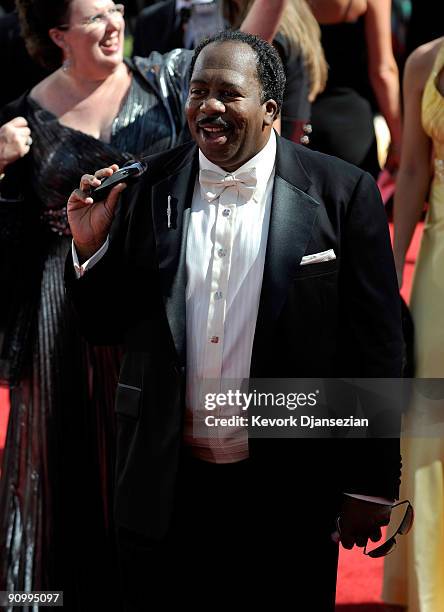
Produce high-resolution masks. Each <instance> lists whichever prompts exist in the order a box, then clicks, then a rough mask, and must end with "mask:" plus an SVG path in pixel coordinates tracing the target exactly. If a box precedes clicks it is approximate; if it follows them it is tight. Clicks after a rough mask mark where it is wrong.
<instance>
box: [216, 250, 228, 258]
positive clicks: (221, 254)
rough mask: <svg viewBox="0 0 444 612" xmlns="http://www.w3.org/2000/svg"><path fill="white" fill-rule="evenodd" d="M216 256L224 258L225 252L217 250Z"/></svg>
mask: <svg viewBox="0 0 444 612" xmlns="http://www.w3.org/2000/svg"><path fill="white" fill-rule="evenodd" d="M217 254H218V255H219V257H225V255H226V254H227V251H226V250H225V249H219V250H218V252H217Z"/></svg>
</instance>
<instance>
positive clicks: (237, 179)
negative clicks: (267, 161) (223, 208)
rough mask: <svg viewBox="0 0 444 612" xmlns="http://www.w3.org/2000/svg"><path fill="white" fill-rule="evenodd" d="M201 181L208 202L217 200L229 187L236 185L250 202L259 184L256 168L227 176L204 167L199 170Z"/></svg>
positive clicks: (240, 193) (203, 193)
mask: <svg viewBox="0 0 444 612" xmlns="http://www.w3.org/2000/svg"><path fill="white" fill-rule="evenodd" d="M199 182H200V186H201V189H202V195H203V197H204V198H205V199H206V200H208V202H212V201H213V200H216V199H217V198H218V197H219V196H220V194H221V193H222V192H223V191H225V189H228V188H229V187H235V188H236V189H237V190H238V192H239V195H241V196H242V197H243V198H245V201H246V202H248V200H250V199H251V198H252V197H253V195H254V192H255V190H256V186H257V177H256V168H251V170H247V171H245V172H239V173H238V174H236V173H233V174H227V175H225V176H224V175H222V174H219V173H218V172H214V171H213V170H205V169H204V170H201V171H200V172H199Z"/></svg>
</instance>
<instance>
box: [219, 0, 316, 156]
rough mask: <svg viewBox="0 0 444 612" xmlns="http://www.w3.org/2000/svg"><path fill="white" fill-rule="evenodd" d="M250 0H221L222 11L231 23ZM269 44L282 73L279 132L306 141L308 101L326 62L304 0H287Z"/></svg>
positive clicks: (243, 12)
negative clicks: (271, 45)
mask: <svg viewBox="0 0 444 612" xmlns="http://www.w3.org/2000/svg"><path fill="white" fill-rule="evenodd" d="M251 4H252V1H251V0H225V11H226V14H227V17H228V19H229V20H230V23H232V24H233V25H234V26H235V27H238V25H239V24H240V23H241V22H242V20H243V19H244V18H245V15H246V14H247V12H248V10H249V8H250V7H251ZM273 45H274V46H275V47H276V49H277V50H278V52H279V55H280V56H281V59H282V62H283V65H284V68H285V75H286V79H287V81H286V86H285V94H284V104H283V107H282V117H281V134H282V136H284V137H285V138H288V139H290V140H293V141H294V142H302V143H303V144H308V143H309V141H310V134H311V125H310V117H311V103H312V102H313V101H314V100H315V98H316V96H317V95H318V94H319V93H320V92H321V91H322V90H323V89H324V87H325V83H326V80H327V63H326V61H325V57H324V52H323V50H322V46H321V43H320V30H319V26H318V24H317V22H316V19H315V18H314V17H313V14H312V12H311V10H310V8H309V6H308V4H307V2H306V0H290V2H289V3H288V4H287V7H286V9H285V11H284V14H283V15H282V20H281V22H280V25H279V30H278V33H277V35H276V36H275V38H274V40H273Z"/></svg>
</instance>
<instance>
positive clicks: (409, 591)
mask: <svg viewBox="0 0 444 612" xmlns="http://www.w3.org/2000/svg"><path fill="white" fill-rule="evenodd" d="M403 93H404V133H403V140H402V154H401V165H400V168H399V172H398V177H397V182H396V192H395V202H394V227H395V233H394V244H393V249H394V256H395V264H396V268H397V274H398V280H399V285H400V286H401V285H402V280H403V270H404V265H405V258H406V253H407V250H408V247H409V245H410V242H411V239H412V236H413V232H414V230H415V226H416V224H417V223H418V221H419V219H420V217H421V216H422V213H423V210H424V203H425V202H426V201H428V203H429V207H428V210H427V216H426V219H425V223H424V231H423V236H422V240H421V246H420V251H419V255H418V258H417V260H416V267H415V275H414V280H413V287H412V294H411V298H410V309H411V313H412V317H413V323H414V329H415V339H414V362H415V376H416V377H417V378H421V379H438V380H441V379H443V378H444V275H443V269H444V37H441V38H438V39H436V40H433V41H431V42H429V43H427V44H425V45H422V46H420V47H419V48H418V49H416V51H414V52H413V53H412V54H411V55H410V57H409V58H408V60H407V62H406V66H405V72H404V82H403ZM430 382H433V386H434V387H435V389H436V381H430ZM430 382H429V381H427V380H426V381H424V383H423V384H422V386H421V387H419V386H416V387H415V388H416V389H418V388H419V390H421V389H422V390H423V391H424V393H422V392H421V393H420V392H417V393H414V395H413V397H412V400H411V403H410V407H409V410H408V412H407V414H406V416H405V427H404V430H405V431H406V432H407V433H406V436H405V437H404V439H402V441H401V443H402V449H403V450H402V455H403V475H404V476H403V484H402V493H401V494H402V495H404V494H406V495H408V496H409V498H410V499H411V500H412V502H413V504H414V507H415V512H416V517H417V520H416V528H415V533H414V537H413V538H412V539H411V540H410V542H409V544H408V545H406V543H405V542H402V541H400V542H399V546H398V548H397V550H395V551H394V552H393V554H392V555H390V557H388V558H387V559H386V563H385V573H384V591H383V599H384V600H385V601H387V602H389V603H393V604H399V605H403V606H407V610H408V612H437V611H438V610H444V582H443V571H444V531H443V522H444V511H443V508H444V476H443V472H444V470H443V465H444V432H443V429H442V415H443V400H442V396H443V394H442V393H438V394H436V393H431V392H430V391H432V390H433V387H432V386H431V385H430ZM427 385H428V386H429V387H430V390H429V391H427ZM421 433H424V435H423V436H422V437H421Z"/></svg>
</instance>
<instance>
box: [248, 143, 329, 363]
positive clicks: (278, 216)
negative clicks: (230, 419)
mask: <svg viewBox="0 0 444 612" xmlns="http://www.w3.org/2000/svg"><path fill="white" fill-rule="evenodd" d="M287 149H288V150H287ZM310 186H311V181H310V179H309V177H308V176H307V174H306V173H305V170H304V169H303V167H302V166H301V164H300V162H299V158H298V156H297V154H295V149H294V145H291V149H290V147H288V145H287V144H286V143H285V141H283V140H282V139H280V138H278V149H277V156H276V175H275V180H274V189H273V200H272V206H271V217H270V227H269V231H268V241H267V250H266V255H265V264H264V275H263V280H262V289H261V297H260V302H259V312H258V318H257V324H256V333H255V340H254V345H253V358H252V365H251V370H252V372H253V373H254V370H255V364H256V361H257V359H258V358H259V357H260V354H261V352H262V351H263V350H266V347H267V345H268V340H269V338H270V335H272V334H273V329H274V323H275V322H276V320H277V318H278V316H279V313H280V311H281V309H282V307H283V305H284V302H285V299H286V296H287V293H288V288H289V284H290V283H291V282H292V281H293V279H294V277H295V272H296V271H297V270H298V269H299V265H300V262H301V259H302V257H303V255H304V254H305V251H306V248H307V245H308V243H309V241H310V238H311V234H312V230H313V226H314V224H315V221H316V218H317V216H318V209H319V203H318V202H317V201H316V200H315V199H314V198H313V197H311V196H310V195H308V194H307V193H306V190H308V189H309V188H310Z"/></svg>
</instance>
